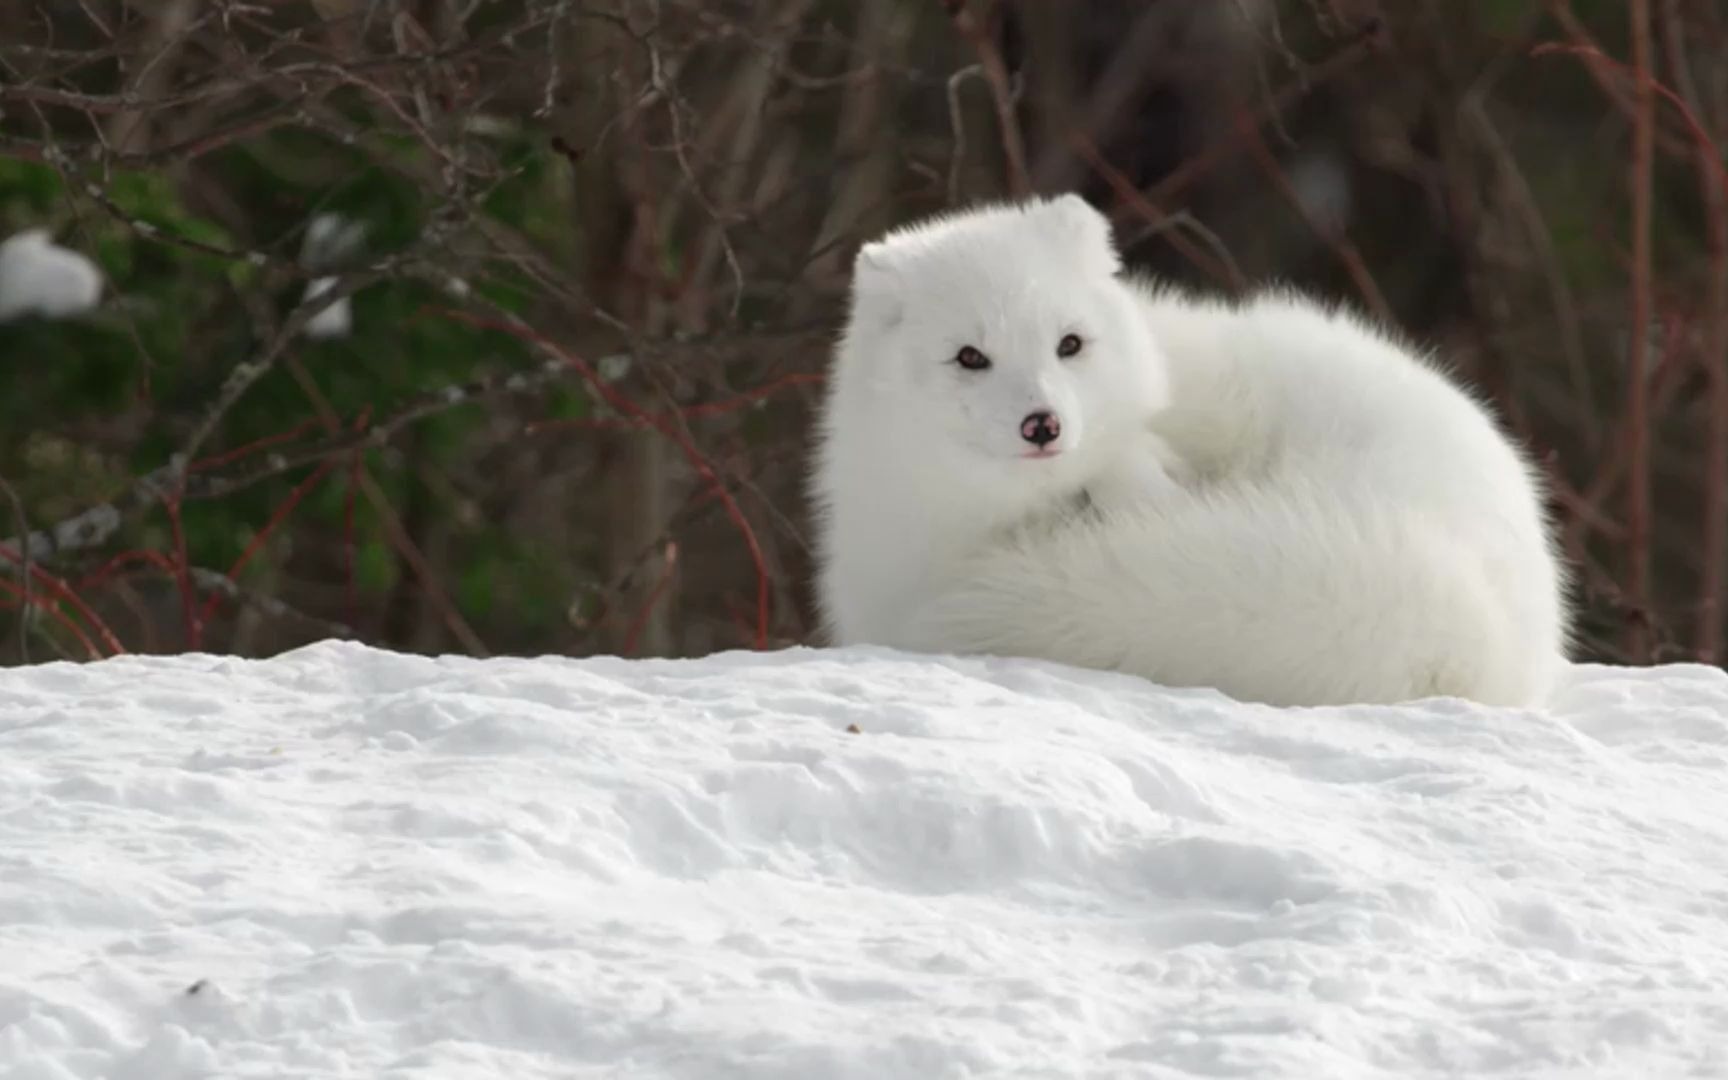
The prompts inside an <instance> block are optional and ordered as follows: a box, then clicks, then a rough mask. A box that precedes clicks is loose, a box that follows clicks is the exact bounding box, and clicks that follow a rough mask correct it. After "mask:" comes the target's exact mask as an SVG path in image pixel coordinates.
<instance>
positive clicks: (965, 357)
mask: <svg viewBox="0 0 1728 1080" xmlns="http://www.w3.org/2000/svg"><path fill="white" fill-rule="evenodd" d="M954 362H955V363H956V364H959V365H960V366H961V367H963V368H965V369H966V370H967V371H983V370H984V369H985V368H987V367H989V366H990V358H989V357H988V356H985V355H984V354H983V353H981V352H979V351H978V350H977V349H974V348H973V347H972V346H970V345H967V346H965V347H964V348H962V349H961V350H960V351H959V352H958V353H956V354H955V355H954Z"/></svg>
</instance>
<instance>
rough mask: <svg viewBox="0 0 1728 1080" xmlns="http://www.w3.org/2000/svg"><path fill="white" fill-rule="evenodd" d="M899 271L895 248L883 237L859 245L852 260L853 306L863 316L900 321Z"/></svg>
mask: <svg viewBox="0 0 1728 1080" xmlns="http://www.w3.org/2000/svg"><path fill="white" fill-rule="evenodd" d="M898 278H899V271H898V269H897V268H896V266H895V265H894V256H893V252H892V251H891V250H890V249H889V248H888V246H887V245H886V244H884V243H882V242H881V241H872V242H870V243H868V244H865V245H864V246H863V247H861V248H859V249H858V257H857V258H855V259H853V260H852V307H853V310H854V311H855V312H856V313H857V314H858V315H859V316H861V317H864V318H868V319H871V320H874V321H875V322H877V323H879V324H881V325H883V326H892V325H894V324H895V323H897V322H899V321H900V314H901V311H900V303H901V297H900V287H899V281H898Z"/></svg>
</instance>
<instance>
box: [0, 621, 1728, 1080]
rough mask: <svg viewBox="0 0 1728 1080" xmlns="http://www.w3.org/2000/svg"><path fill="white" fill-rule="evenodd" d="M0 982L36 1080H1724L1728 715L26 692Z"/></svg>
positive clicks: (1649, 707)
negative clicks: (1218, 1079)
mask: <svg viewBox="0 0 1728 1080" xmlns="http://www.w3.org/2000/svg"><path fill="white" fill-rule="evenodd" d="M0 957H3V958H4V959H3V960H0V1076H5V1077H14V1078H20V1080H22V1078H25V1077H30V1078H37V1077H40V1078H65V1077H108V1078H111V1080H140V1078H145V1077H148V1078H151V1080H173V1078H181V1077H187V1078H189V1077H207V1076H208V1077H214V1076H221V1077H297V1078H298V1077H306V1078H310V1077H365V1078H376V1077H420V1078H423V1077H434V1076H436V1077H462V1078H492V1077H498V1078H506V1077H507V1078H511V1080H525V1078H531V1077H570V1076H585V1075H606V1076H629V1077H633V1078H635V1077H703V1078H715V1077H787V1078H791V1077H859V1078H864V1077H869V1078H872V1080H875V1078H887V1077H896V1078H898V1077H920V1078H922V1077H959V1076H997V1075H1013V1076H1053V1077H1054V1076H1081V1075H1085V1076H1148V1077H1179V1076H1253V1077H1260V1078H1267V1077H1303V1078H1309V1077H1326V1078H1330V1080H1338V1078H1348V1077H1398V1078H1401V1080H1407V1078H1413V1077H1428V1076H1435V1077H1438V1076H1456V1075H1468V1076H1473V1077H1481V1076H1543V1077H1562V1076H1565V1077H1583V1076H1600V1077H1614V1078H1625V1077H1635V1076H1636V1077H1679V1076H1688V1075H1721V1074H1722V1073H1723V1072H1724V1071H1725V1070H1728V1034H1725V1033H1728V676H1724V674H1723V673H1722V672H1720V671H1718V670H1715V669H1708V668H1703V667H1689V666H1673V667H1667V668H1661V669H1654V670H1626V669H1614V668H1599V667H1581V668H1579V669H1577V670H1576V672H1575V673H1574V674H1573V675H1572V676H1571V677H1570V681H1569V683H1568V685H1567V687H1566V688H1565V690H1564V691H1563V693H1562V694H1561V697H1560V699H1559V700H1558V701H1557V702H1556V704H1555V705H1554V707H1553V708H1552V709H1550V710H1548V711H1545V712H1515V711H1491V710H1487V709H1482V708H1478V707H1474V706H1470V705H1467V704H1464V703H1462V702H1458V701H1453V700H1435V701H1431V702H1425V703H1420V704H1415V705H1409V706H1405V707H1400V708H1384V707H1380V708H1323V709H1306V710H1278V709H1272V708H1266V707H1257V706H1244V705H1239V704H1235V703H1232V702H1230V701H1227V700H1226V699H1224V698H1222V697H1221V696H1219V695H1217V694H1213V693H1209V692H1201V691H1181V692H1176V691H1165V690H1160V689H1158V688H1156V687H1152V686H1149V685H1148V684H1145V683H1143V682H1139V681H1137V680H1134V679H1130V678H1127V677H1122V676H1112V675H1104V674H1098V673H1092V672H1082V671H1076V670H1071V669H1065V668H1060V667H1057V666H1054V665H1048V664H1039V663H1033V662H1027V661H1015V662H1008V661H1000V662H999V661H989V660H981V659H980V660H941V659H931V658H918V657H910V656H903V655H897V654H892V653H888V652H882V651H875V650H857V651H838V652H825V651H809V650H793V651H789V652H783V653H776V654H766V655H745V654H733V655H725V656H719V657H714V658H710V659H706V660H701V661H682V662H647V661H640V662H629V661H621V660H589V661H580V662H578V661H571V660H560V659H539V660H488V661H474V660H462V659H441V660H432V659H426V658H418V657H409V656H401V655H395V654H391V653H386V652H381V651H377V650H373V649H368V648H364V647H361V646H356V645H339V644H323V645H318V646H315V647H311V648H306V649H302V650H299V651H297V652H293V653H290V654H287V655H285V656H282V657H278V658H276V659H273V660H269V661H262V662H259V661H241V660H234V659H225V658H217V657H209V656H189V657H176V658H121V659H116V660H110V661H105V662H102V663H98V664H89V665H70V664H48V665H42V666H37V667H31V668H22V669H13V670H10V671H6V672H4V673H0Z"/></svg>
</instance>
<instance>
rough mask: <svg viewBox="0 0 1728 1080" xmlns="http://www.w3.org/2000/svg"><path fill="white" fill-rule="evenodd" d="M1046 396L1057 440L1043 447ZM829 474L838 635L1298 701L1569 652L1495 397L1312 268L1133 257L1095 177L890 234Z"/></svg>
mask: <svg viewBox="0 0 1728 1080" xmlns="http://www.w3.org/2000/svg"><path fill="white" fill-rule="evenodd" d="M1069 334H1073V335H1077V336H1078V337H1079V339H1080V340H1081V342H1082V343H1083V347H1082V348H1081V349H1080V351H1079V352H1078V353H1077V354H1075V355H1073V356H1071V357H1068V358H1062V357H1059V356H1058V355H1057V353H1058V343H1059V342H1060V341H1061V340H1062V339H1063V338H1064V337H1065V336H1066V335H1069ZM963 346H972V347H973V348H975V349H977V350H979V352H980V353H982V354H983V355H984V356H985V357H987V358H988V360H989V361H990V366H989V367H988V368H987V369H984V370H969V369H967V368H965V367H963V366H961V365H960V364H958V363H956V362H954V358H955V357H956V355H957V353H958V352H959V350H960V349H961V348H962V347H963ZM1037 411H1049V412H1052V413H1054V414H1055V415H1056V416H1057V417H1058V418H1059V419H1060V422H1061V425H1062V426H1061V434H1060V437H1059V438H1058V439H1057V440H1056V441H1055V442H1054V443H1053V444H1051V448H1053V449H1057V450H1060V451H1061V452H1060V453H1058V454H1056V455H1054V456H1048V455H1045V456H1039V457H1030V458H1029V457H1027V456H1026V454H1025V452H1026V451H1028V450H1029V449H1031V448H1032V447H1031V445H1030V444H1029V443H1028V442H1027V441H1026V440H1025V439H1024V438H1023V436H1022V424H1023V420H1024V418H1026V417H1027V416H1028V414H1030V413H1033V412H1037ZM812 486H813V491H812V493H813V496H814V501H815V504H816V510H817V520H818V522H819V536H818V566H819V570H818V588H817V594H818V604H819V609H820V612H821V615H822V619H823V623H824V628H825V632H826V634H827V636H828V638H829V640H831V641H832V642H834V643H836V644H858V643H870V644H878V645H886V646H892V647H898V648H902V649H910V650H915V651H923V652H942V653H990V654H996V655H1002V656H1021V657H1039V658H1043V659H1048V660H1054V661H1059V662H1065V663H1070V664H1075V665H1079V666H1084V667H1093V668H1104V669H1115V670H1120V671H1125V672H1129V673H1133V674H1138V675H1141V676H1144V677H1146V678H1148V679H1151V680H1153V681H1155V682H1159V683H1162V684H1164V685H1169V686H1207V687H1214V688H1217V689H1219V690H1221V691H1223V692H1225V693H1226V694H1229V695H1231V696H1233V697H1235V698H1238V699H1241V700H1252V701H1262V702H1269V703H1274V704H1286V705H1301V704H1324V703H1347V702H1390V701H1403V700H1411V699H1415V698H1421V697H1429V696H1439V695H1449V696H1457V697H1463V698H1468V699H1472V700H1476V701H1480V702H1484V703H1488V704H1503V705H1534V704H1538V703H1539V702H1540V701H1541V699H1542V698H1543V696H1544V695H1545V693H1546V691H1547V689H1548V688H1549V685H1550V682H1551V680H1552V678H1553V676H1554V675H1555V674H1556V672H1557V671H1558V669H1559V668H1560V667H1562V666H1563V665H1564V663H1565V654H1566V649H1567V638H1568V613H1567V607H1566V601H1565V591H1566V580H1565V577H1564V573H1563V570H1562V568H1561V564H1560V562H1559V560H1558V559H1557V558H1556V557H1555V554H1554V551H1553V546H1552V541H1551V537H1550V532H1549V528H1548V525H1547V522H1546V521H1545V518H1544V514H1543V511H1542V506H1541V498H1540V490H1539V487H1538V483H1537V480H1536V477H1535V475H1534V473H1533V470H1532V469H1531V468H1530V466H1529V464H1528V463H1527V461H1526V460H1525V458H1524V457H1523V455H1522V454H1520V452H1519V451H1518V450H1517V449H1516V448H1515V447H1514V446H1513V445H1512V443H1511V442H1510V441H1509V440H1508V439H1507V438H1506V437H1505V435H1504V434H1503V433H1502V432H1501V430H1500V428H1499V426H1498V425H1497V423H1496V422H1495V421H1494V420H1493V418H1492V417H1491V415H1490V414H1489V412H1488V411H1487V410H1486V409H1485V408H1484V407H1483V406H1482V405H1481V404H1480V403H1478V402H1477V401H1476V400H1475V399H1474V398H1472V397H1471V396H1470V395H1468V394H1467V393H1465V392H1464V391H1463V390H1461V389H1460V388H1459V387H1458V386H1457V385H1456V384H1455V383H1454V382H1453V381H1452V380H1450V379H1449V378H1448V377H1447V376H1446V375H1444V374H1443V373H1442V372H1441V370H1440V369H1439V368H1438V367H1437V366H1435V365H1434V364H1433V363H1432V361H1431V360H1430V359H1429V358H1428V357H1426V356H1425V355H1422V354H1418V353H1416V352H1414V351H1413V350H1412V349H1411V348H1409V347H1408V346H1406V345H1404V344H1402V343H1401V342H1399V341H1398V340H1396V339H1395V338H1393V337H1392V336H1390V335H1389V334H1387V333H1386V332H1384V331H1382V330H1379V329H1376V328H1374V327H1372V326H1371V325H1370V324H1368V323H1366V322H1365V321H1363V320H1361V319H1359V318H1357V317H1354V316H1352V315H1349V314H1346V313H1344V312H1342V311H1340V310H1336V309H1328V308H1324V307H1321V306H1318V305H1316V304H1314V303H1312V302H1310V301H1307V300H1305V299H1303V298H1301V297H1299V296H1297V295H1295V294H1293V293H1289V292H1280V291H1271V292H1266V293H1262V294H1260V295H1257V296H1255V297H1252V298H1250V299H1247V300H1244V301H1240V302H1236V303H1230V302H1224V301H1213V300H1206V299H1201V298H1197V297H1193V296H1189V295H1184V294H1180V293H1177V292H1175V291H1172V290H1169V289H1165V288H1160V287H1158V286H1156V285H1153V284H1150V283H1146V282H1140V281H1135V280H1133V279H1130V278H1126V277H1124V276H1123V275H1122V271H1121V266H1120V264H1119V261H1118V258H1117V255H1116V252H1115V248H1114V245H1113V243H1112V241H1111V237H1110V231H1109V226H1108V223H1107V222H1106V221H1105V219H1104V218H1103V217H1102V216H1101V215H1099V214H1098V213H1097V212H1096V211H1094V210H1093V209H1092V208H1091V207H1090V206H1089V205H1087V204H1086V203H1085V202H1084V201H1083V200H1082V199H1080V198H1079V197H1077V196H1073V195H1065V196H1059V197H1056V198H1054V199H1049V200H1032V201H1027V202H1022V203H1014V204H998V205H992V206H986V207H981V208H977V209H973V210H970V211H966V212H962V213H957V214H952V215H947V216H943V217H938V218H934V219H930V220H927V221H925V222H922V223H919V224H917V225H915V226H912V227H910V228H904V229H901V230H899V231H896V232H894V233H891V234H889V235H888V236H887V237H885V238H883V239H881V240H879V241H877V242H875V243H872V244H868V245H866V246H865V247H864V249H863V250H862V251H861V252H860V254H859V257H858V260H857V264H856V270H855V275H854V282H853V296H852V311H851V314H850V318H849V320H848V323H847V326H846V328H845V330H844V333H843V335H842V338H841V340H840V343H839V346H838V348H837V350H836V357H835V363H834V365H833V368H832V371H831V375H830V384H829V388H828V396H827V400H826V402H825V406H824V411H823V414H822V417H821V420H820V428H819V435H818V444H817V448H816V460H815V467H814V471H813V476H812Z"/></svg>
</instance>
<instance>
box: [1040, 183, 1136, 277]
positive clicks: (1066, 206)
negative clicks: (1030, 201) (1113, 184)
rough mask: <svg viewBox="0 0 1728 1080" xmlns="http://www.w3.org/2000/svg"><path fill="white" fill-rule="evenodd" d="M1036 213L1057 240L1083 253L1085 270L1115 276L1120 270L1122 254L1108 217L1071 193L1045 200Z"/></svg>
mask: <svg viewBox="0 0 1728 1080" xmlns="http://www.w3.org/2000/svg"><path fill="white" fill-rule="evenodd" d="M1036 213H1037V214H1038V215H1039V216H1040V217H1042V218H1043V219H1044V220H1045V221H1046V222H1047V223H1048V224H1049V227H1050V229H1051V231H1052V232H1053V233H1055V236H1056V239H1057V240H1058V241H1059V242H1060V243H1062V244H1065V245H1069V246H1070V247H1072V248H1074V249H1076V250H1079V251H1081V252H1083V255H1084V259H1085V262H1086V266H1087V268H1088V269H1091V270H1094V271H1096V272H1099V273H1103V274H1109V275H1114V274H1116V273H1118V272H1120V271H1121V269H1122V256H1121V255H1120V254H1119V253H1118V252H1117V250H1116V239H1115V236H1114V235H1113V234H1112V233H1111V231H1110V219H1109V218H1107V217H1105V216H1104V215H1103V214H1102V213H1099V212H1098V211H1097V210H1096V209H1094V208H1093V206H1092V204H1091V203H1089V202H1087V201H1086V200H1085V199H1084V198H1082V197H1081V196H1079V195H1076V194H1074V193H1073V192H1068V193H1066V194H1063V195H1057V196H1054V197H1052V198H1051V199H1049V200H1047V201H1046V202H1045V203H1044V205H1043V206H1041V207H1039V208H1038V210H1037V211H1036Z"/></svg>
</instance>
